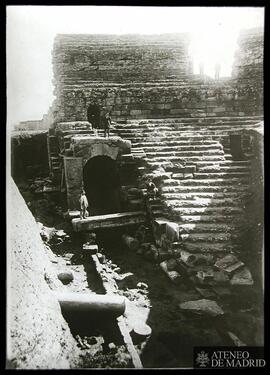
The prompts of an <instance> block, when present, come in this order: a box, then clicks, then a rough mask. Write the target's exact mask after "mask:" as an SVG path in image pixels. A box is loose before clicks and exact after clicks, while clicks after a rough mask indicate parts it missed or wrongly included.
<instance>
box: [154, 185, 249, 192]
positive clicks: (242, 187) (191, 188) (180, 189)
mask: <svg viewBox="0 0 270 375" xmlns="http://www.w3.org/2000/svg"><path fill="white" fill-rule="evenodd" d="M248 189H249V185H242V184H241V185H239V186H234V185H220V186H216V185H211V186H179V185H178V186H164V187H162V188H161V191H162V192H163V193H178V192H179V193H191V192H195V193H199V192H211V193H215V192H221V193H223V192H224V191H225V192H238V193H240V192H244V191H247V190H248Z"/></svg>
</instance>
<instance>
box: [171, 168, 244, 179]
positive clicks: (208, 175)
mask: <svg viewBox="0 0 270 375" xmlns="http://www.w3.org/2000/svg"><path fill="white" fill-rule="evenodd" d="M172 177H173V178H177V175H176V174H173V175H172ZM194 177H195V178H198V179H204V178H205V179H208V178H217V179H219V178H225V179H228V178H248V177H249V173H247V172H238V171H237V172H235V171H233V170H230V169H228V172H227V173H226V172H211V173H202V172H199V173H198V172H195V173H194Z"/></svg>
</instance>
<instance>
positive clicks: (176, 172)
mask: <svg viewBox="0 0 270 375" xmlns="http://www.w3.org/2000/svg"><path fill="white" fill-rule="evenodd" d="M259 120H260V117H258V116H257V117H237V118H220V117H219V118H203V119H202V118H194V119H190V118H185V119H183V118H182V119H163V120H161V119H157V120H151V119H147V120H142V121H135V120H129V121H127V123H126V124H118V125H117V126H116V130H117V131H118V132H119V135H120V136H121V137H123V138H127V139H129V140H130V141H132V152H133V154H134V155H135V156H137V155H140V157H141V158H143V159H144V161H145V162H146V168H145V170H144V173H146V174H147V172H149V170H147V167H151V168H155V167H157V168H158V167H159V168H160V167H163V168H164V172H165V175H167V176H166V179H164V180H163V182H162V184H161V186H160V193H161V202H157V203H156V207H154V208H153V212H154V214H155V215H156V216H159V215H160V213H161V212H163V216H166V212H167V218H168V219H170V220H172V221H174V222H177V223H178V225H179V230H180V241H179V244H177V243H176V244H175V246H176V247H177V246H178V245H181V246H183V244H184V247H185V249H186V250H188V251H190V252H219V253H223V252H228V251H232V250H235V245H234V240H235V238H236V237H237V233H239V230H238V229H239V227H240V226H241V224H242V222H243V214H244V211H243V208H244V207H243V198H244V196H245V194H247V193H248V189H249V177H250V176H249V171H250V161H249V160H238V161H235V160H233V159H232V155H231V154H230V153H229V137H230V134H232V133H233V134H235V133H237V134H239V132H241V131H242V129H244V128H245V129H247V128H254V127H256V126H258V125H257V124H258V121H259ZM247 141H248V140H247V139H243V148H244V151H245V153H248V152H250V150H249V145H248V142H247ZM190 171H192V173H191V172H190ZM148 174H149V173H148ZM149 175H151V173H150V174H149ZM161 203H162V206H161ZM157 206H158V207H157Z"/></svg>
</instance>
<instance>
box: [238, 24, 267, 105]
mask: <svg viewBox="0 0 270 375" xmlns="http://www.w3.org/2000/svg"><path fill="white" fill-rule="evenodd" d="M263 35H264V34H263V30H262V29H260V28H257V29H247V30H243V31H242V32H241V33H240V35H239V38H238V49H237V51H236V53H235V62H234V65H233V71H232V76H233V79H234V80H235V85H236V86H237V87H238V89H239V90H240V91H241V92H242V93H243V94H244V95H245V96H246V97H247V98H248V100H246V102H245V103H244V106H243V109H244V110H245V107H246V109H247V107H251V108H254V109H257V111H258V112H259V111H260V112H262V110H263V53H264V39H263Z"/></svg>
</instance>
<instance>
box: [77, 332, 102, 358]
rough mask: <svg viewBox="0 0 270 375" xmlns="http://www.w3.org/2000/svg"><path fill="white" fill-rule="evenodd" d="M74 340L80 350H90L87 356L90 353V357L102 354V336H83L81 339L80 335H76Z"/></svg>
mask: <svg viewBox="0 0 270 375" xmlns="http://www.w3.org/2000/svg"><path fill="white" fill-rule="evenodd" d="M75 338H76V340H77V341H78V344H79V346H80V348H81V349H88V350H89V349H90V350H89V354H90V353H91V355H92V356H94V355H96V354H97V353H102V352H103V347H102V345H103V344H104V338H103V337H102V336H89V337H88V336H84V337H83V338H82V337H81V336H80V335H76V336H75Z"/></svg>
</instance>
